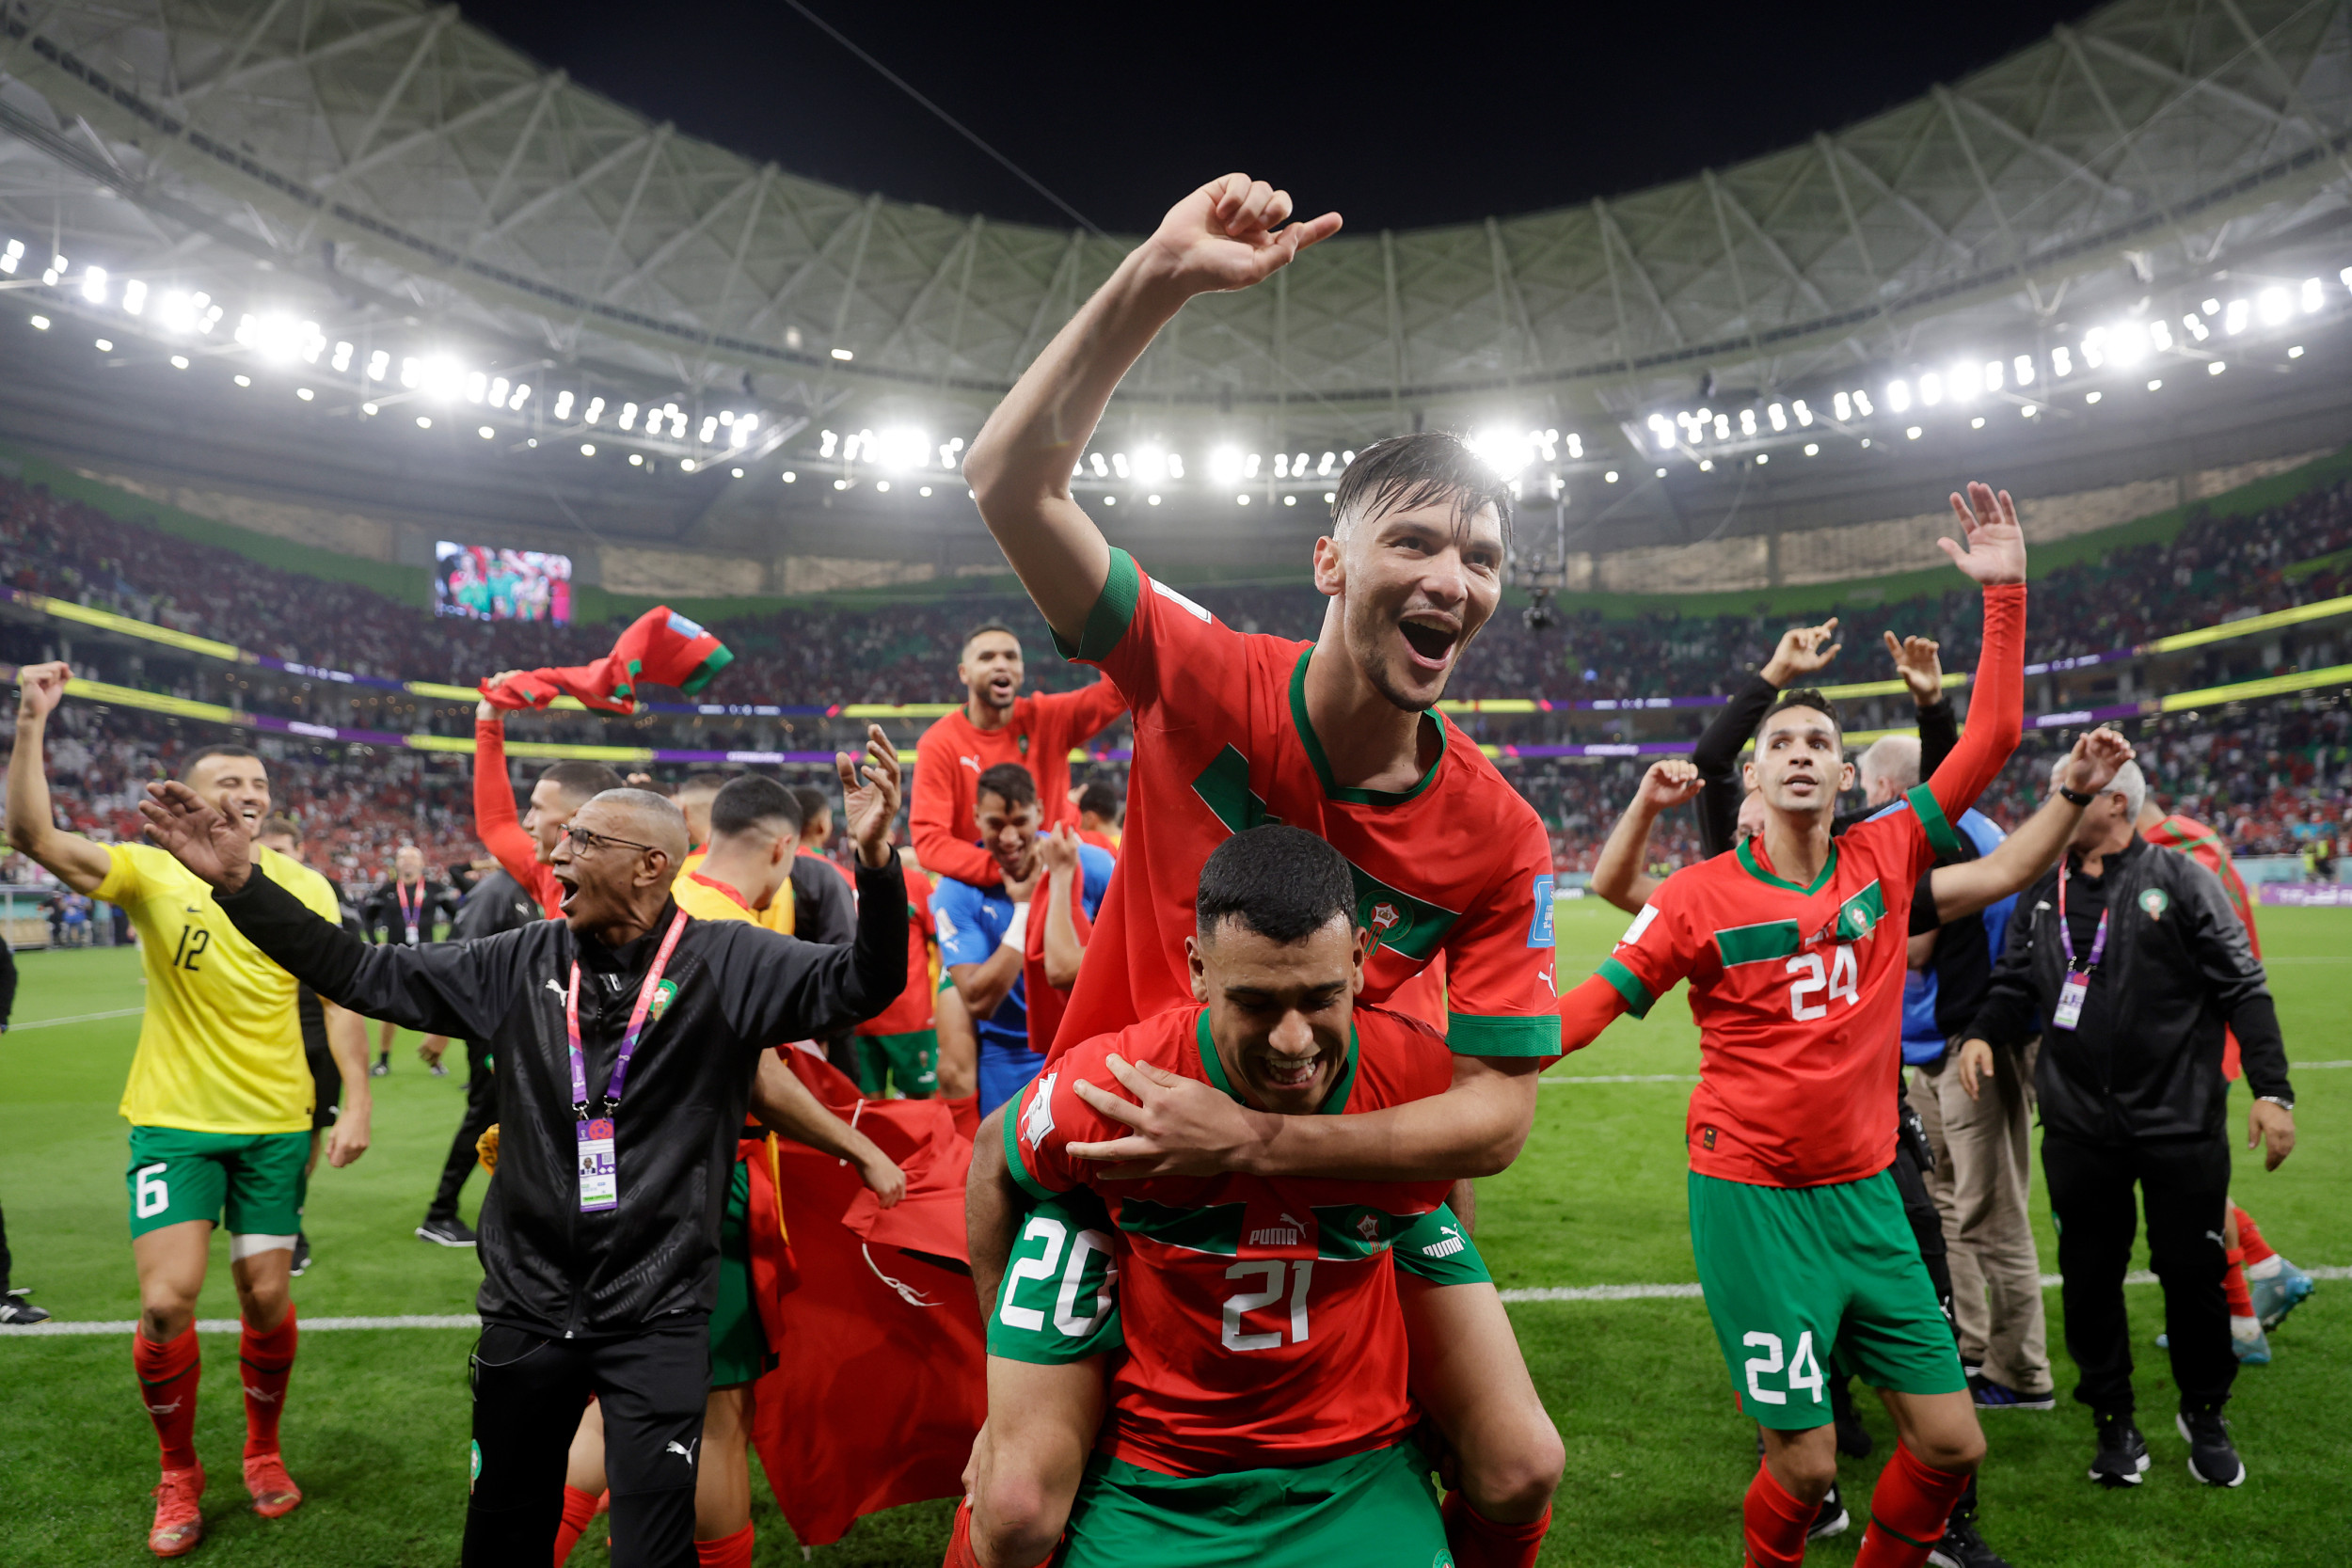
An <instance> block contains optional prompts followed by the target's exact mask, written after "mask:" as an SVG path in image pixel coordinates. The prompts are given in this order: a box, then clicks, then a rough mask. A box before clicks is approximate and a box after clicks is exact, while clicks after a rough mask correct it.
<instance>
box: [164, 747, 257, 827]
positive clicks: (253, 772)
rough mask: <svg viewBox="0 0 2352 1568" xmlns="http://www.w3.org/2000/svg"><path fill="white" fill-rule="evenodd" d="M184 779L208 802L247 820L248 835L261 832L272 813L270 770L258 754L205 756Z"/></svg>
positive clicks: (233, 818)
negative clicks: (264, 819)
mask: <svg viewBox="0 0 2352 1568" xmlns="http://www.w3.org/2000/svg"><path fill="white" fill-rule="evenodd" d="M183 783H185V784H187V786H188V787H189V788H190V789H193V790H194V791H196V792H197V794H199V795H200V796H202V797H203V798H204V803H205V804H206V805H208V806H210V807H212V808H213V809H214V810H215V811H216V812H218V813H220V814H221V815H222V816H226V817H228V818H229V819H230V821H232V822H238V823H242V824H244V827H245V836H246V838H248V839H251V838H253V837H255V836H257V835H258V834H259V833H260V832H261V831H262V818H263V817H265V816H268V815H269V774H268V772H267V771H266V770H264V769H263V768H262V763H261V760H260V759H259V758H258V757H231V756H212V757H205V758H203V759H202V760H201V761H199V762H198V763H197V765H196V766H195V767H194V768H189V769H188V773H187V777H186V779H185V780H183Z"/></svg>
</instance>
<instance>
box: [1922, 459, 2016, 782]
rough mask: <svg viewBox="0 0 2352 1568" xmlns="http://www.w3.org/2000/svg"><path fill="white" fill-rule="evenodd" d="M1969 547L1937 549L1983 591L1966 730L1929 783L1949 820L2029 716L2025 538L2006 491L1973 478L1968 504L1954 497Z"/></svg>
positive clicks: (1949, 544)
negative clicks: (1979, 639)
mask: <svg viewBox="0 0 2352 1568" xmlns="http://www.w3.org/2000/svg"><path fill="white" fill-rule="evenodd" d="M1952 512H1953V514H1954V515H1956V516H1957V517H1959V519H1960V531H1961V534H1962V536H1963V539H1964V540H1965V541H1966V544H1965V547H1964V548H1963V546H1962V545H1961V544H1959V543H1955V542H1954V541H1952V540H1950V539H1939V540H1937V541H1936V544H1938V545H1939V546H1942V547H1943V550H1944V553H1945V554H1946V555H1948V556H1950V557H1951V558H1952V563H1953V564H1954V565H1956V566H1958V567H1959V568H1960V569H1961V570H1962V571H1963V572H1965V573H1967V574H1968V576H1970V577H1972V578H1975V579H1976V580H1977V581H1978V582H1979V583H1981V584H1983V586H1984V648H1983V652H1982V653H1981V654H1980V655H1979V657H1978V661H1977V678H1976V679H1975V680H1974V681H1973V682H1971V683H1970V685H1969V688H1968V691H1969V697H1968V727H1967V729H1966V730H1965V731H1964V732H1963V734H1962V736H1961V737H1960V744H1959V745H1958V746H1956V747H1954V748H1953V749H1952V753H1951V755H1950V756H1948V757H1947V758H1946V759H1945V760H1944V765H1943V766H1942V767H1940V768H1937V769H1936V770H1935V775H1934V777H1933V778H1931V780H1930V781H1929V785H1928V786H1929V788H1930V789H1931V791H1932V792H1933V794H1934V797H1935V803H1936V805H1937V807H1938V808H1939V809H1941V810H1942V812H1943V814H1944V816H1945V817H1946V819H1947V820H1949V819H1950V818H1952V817H1955V816H1959V815H1960V814H1961V813H1962V812H1963V811H1966V810H1967V809H1968V808H1969V807H1970V806H1972V805H1974V804H1975V803H1976V800H1977V797H1978V796H1979V795H1980V794H1982V793H1983V792H1984V786H1985V785H1987V784H1991V783H1992V782H1993V780H1994V777H1995V776H1997V775H1998V774H1999V772H2000V771H2001V766H2002V765H2003V764H2004V763H2006V762H2008V761H2009V758H2010V752H2014V751H2015V750H2016V749H2017V739H2018V736H2020V735H2022V734H2023V733H2024V731H2025V718H2026V535H2025V532H2024V531H2023V530H2022V529H2020V528H2019V527H2018V525H2017V505H2016V503H2015V502H2014V501H2012V500H2010V496H2009V492H2008V491H2006V490H2003V491H2001V492H2000V493H1999V494H1998V495H1997V496H1996V495H1994V491H1993V489H1992V487H1991V486H1990V485H1986V484H1980V483H1977V482H1976V481H1974V480H1971V481H1970V482H1969V484H1968V499H1966V500H1965V501H1963V500H1962V499H1961V498H1960V497H1959V496H1957V495H1955V496H1954V497H1952Z"/></svg>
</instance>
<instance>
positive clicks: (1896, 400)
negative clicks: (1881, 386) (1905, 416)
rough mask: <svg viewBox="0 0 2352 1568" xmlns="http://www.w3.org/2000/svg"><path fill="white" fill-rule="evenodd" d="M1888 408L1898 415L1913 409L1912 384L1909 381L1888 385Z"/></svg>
mask: <svg viewBox="0 0 2352 1568" xmlns="http://www.w3.org/2000/svg"><path fill="white" fill-rule="evenodd" d="M1886 406H1887V407H1889V408H1892V409H1893V410H1894V411H1895V412H1896V413H1898V414H1901V413H1904V412H1907V411H1908V410H1909V409H1910V407H1911V383H1910V382H1908V381H1890V382H1888V383H1887V384H1886Z"/></svg>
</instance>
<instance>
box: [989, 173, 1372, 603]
mask: <svg viewBox="0 0 2352 1568" xmlns="http://www.w3.org/2000/svg"><path fill="white" fill-rule="evenodd" d="M1290 216H1291V198H1290V195H1289V193H1288V192H1286V191H1278V190H1275V189H1274V188H1273V187H1272V186H1270V185H1268V184H1266V183H1265V182H1263V181H1256V182H1253V181H1251V180H1250V179H1249V177H1248V175H1245V174H1229V175H1227V176H1225V177H1224V178H1223V179H1221V180H1214V181H1211V182H1209V183H1208V184H1205V185H1203V186H1201V187H1200V189H1199V190H1197V191H1194V192H1193V193H1192V194H1191V195H1190V196H1188V197H1186V198H1184V200H1182V201H1180V202H1178V203H1177V204H1176V205H1175V206H1174V207H1173V208H1171V209H1169V211H1168V216H1167V217H1165V218H1164V219H1162V220H1161V222H1160V227H1159V229H1158V230H1156V231H1154V232H1153V234H1152V237H1151V238H1150V239H1148V240H1146V241H1145V242H1144V243H1143V244H1142V245H1138V246H1137V247H1136V249H1135V250H1133V251H1131V252H1129V254H1128V256H1127V259H1126V260H1125V261H1122V262H1120V266H1119V270H1118V271H1117V272H1114V273H1113V274H1112V275H1111V277H1110V280H1109V281H1108V282H1106V283H1104V285H1103V286H1102V287H1101V288H1100V289H1098V290H1096V291H1095V293H1094V297H1093V298H1091V299H1089V300H1088V301H1087V303H1086V304H1085V305H1084V306H1083V307H1082V308H1081V309H1079V311H1078V313H1077V314H1076V315H1075V316H1073V317H1072V318H1071V320H1070V324H1069V325H1067V326H1064V327H1063V328H1062V329H1061V331H1060V332H1059V333H1057V334H1056V335H1055V338H1054V341H1052V342H1051V343H1048V344H1047V345H1046V347H1045V352H1044V353H1042V354H1041V355H1039V356H1037V358H1036V360H1035V361H1034V362H1033V363H1031V365H1030V366H1029V368H1028V370H1027V371H1026V372H1024V373H1023V375H1022V377H1021V379H1020V381H1019V382H1018V383H1016V384H1015V385H1014V387H1013V389H1012V390H1011V391H1010V392H1009V393H1008V394H1006V397H1005V401H1004V402H1002V403H1000V404H997V405H996V411H995V412H994V413H993V414H991V415H990V416H989V418H988V423H987V424H985V425H983V426H982V427H981V428H980V434H979V436H978V437H977V439H975V440H974V441H973V443H972V450H971V451H970V452H969V453H968V454H967V455H966V456H965V458H964V462H963V476H964V479H965V481H966V482H967V483H970V484H971V486H972V494H973V499H974V500H975V501H976V502H977V504H978V506H979V509H980V515H981V517H982V518H984V519H985V520H986V521H987V523H988V531H989V532H991V533H993V534H994V535H995V536H996V543H997V544H998V545H999V546H1002V548H1003V549H1004V552H1005V559H1006V560H1008V561H1009V562H1012V569H1013V571H1014V572H1016V573H1017V574H1019V576H1020V578H1021V582H1022V585H1023V586H1024V587H1025V588H1026V589H1027V590H1028V591H1029V597H1030V598H1031V599H1033V600H1035V601H1036V603H1037V607H1038V609H1039V610H1041V612H1042V613H1043V614H1044V616H1045V623H1046V625H1048V626H1052V627H1053V628H1054V630H1055V632H1056V633H1057V634H1058V635H1059V636H1060V637H1061V639H1062V640H1063V641H1065V642H1067V643H1069V644H1071V645H1073V646H1075V645H1077V644H1078V642H1079V641H1081V639H1082V637H1083V635H1084V633H1085V631H1086V623H1087V616H1088V615H1089V612H1091V611H1092V610H1093V609H1094V606H1095V602H1096V601H1097V600H1098V599H1100V598H1101V597H1102V594H1103V585H1104V582H1105V581H1107V580H1108V578H1109V577H1110V561H1111V556H1110V546H1109V545H1107V544H1106V543H1104V539H1103V535H1102V531H1100V530H1099V529H1097V528H1096V527H1095V526H1094V523H1093V520H1092V519H1091V518H1089V517H1088V516H1087V515H1086V513H1085V511H1084V510H1083V509H1081V508H1080V507H1079V505H1078V503H1077V501H1076V500H1075V499H1073V497H1072V496H1071V493H1070V471H1071V468H1072V467H1073V466H1074V465H1075V464H1076V462H1077V460H1078V457H1079V455H1080V453H1082V452H1083V451H1085V450H1086V443H1087V441H1088V439H1089V437H1090V436H1092V435H1093V434H1094V427H1095V425H1096V424H1097V423H1098V422H1100V420H1102V418H1103V410H1104V406H1105V405H1107V404H1109V402H1110V397H1111V393H1112V391H1113V390H1114V389H1116V388H1117V387H1118V386H1119V383H1120V377H1122V376H1124V375H1125V374H1126V373H1127V372H1128V371H1129V370H1130V369H1131V368H1132V367H1133V366H1134V365H1135V362H1136V360H1137V359H1139V358H1141V357H1142V356H1143V351H1144V350H1145V349H1147V348H1149V347H1150V346H1151V344H1152V339H1153V338H1154V337H1156V336H1158V334H1159V331H1160V328H1162V327H1163V326H1166V325H1168V322H1169V321H1171V320H1172V319H1174V317H1175V315H1176V312H1177V311H1178V310H1179V309H1183V308H1184V302H1185V301H1186V300H1187V299H1190V298H1191V297H1192V296H1193V295H1195V294H1199V293H1213V292H1216V291H1218V290H1224V289H1245V288H1248V286H1249V285H1250V284H1252V283H1256V282H1259V281H1261V280H1263V279H1264V278H1266V277H1271V276H1272V275H1273V274H1274V273H1275V272H1276V271H1277V270H1279V268H1281V267H1283V266H1286V265H1288V264H1289V262H1290V261H1292V259H1293V258H1295V256H1296V255H1297V254H1298V252H1299V251H1301V250H1303V249H1305V248H1306V247H1307V246H1308V245H1313V244H1314V243H1315V242H1316V241H1318V240H1322V239H1327V238H1328V237H1329V236H1330V235H1332V234H1335V233H1337V232H1338V231H1339V228H1340V217H1339V214H1337V213H1326V214H1324V215H1323V216H1321V217H1319V218H1316V219H1314V220H1313V221H1312V222H1310V223H1290V221H1289V219H1290Z"/></svg>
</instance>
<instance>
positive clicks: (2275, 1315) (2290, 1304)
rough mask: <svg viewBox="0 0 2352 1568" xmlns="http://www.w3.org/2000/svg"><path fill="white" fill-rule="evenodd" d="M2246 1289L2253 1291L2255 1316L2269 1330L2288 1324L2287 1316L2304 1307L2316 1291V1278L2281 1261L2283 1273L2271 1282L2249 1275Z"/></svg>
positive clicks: (2272, 1277) (2268, 1279)
mask: <svg viewBox="0 0 2352 1568" xmlns="http://www.w3.org/2000/svg"><path fill="white" fill-rule="evenodd" d="M2246 1288H2247V1289H2248V1290H2249V1291H2252V1292H2253V1296H2254V1316H2255V1317H2256V1318H2258V1319H2260V1320H2261V1321H2262V1325H2263V1327H2264V1328H2265V1329H2272V1328H2276V1327H2278V1326H2279V1325H2280V1323H2284V1322H2286V1321H2287V1314H2288V1313H2290V1312H2292V1311H2294V1310H2295V1309H2296V1307H2299V1306H2301V1305H2302V1304H2303V1302H2304V1300H2305V1299H2306V1298H2307V1297H2309V1296H2310V1295H2311V1293H2312V1290H2313V1286H2312V1276H2311V1275H2307V1274H2305V1273H2304V1272H2303V1271H2302V1270H2301V1269H2298V1268H2296V1266H2295V1265H2294V1264H2292V1263H2290V1262H2288V1261H2287V1260H2286V1259H2283V1258H2281V1259H2279V1272H2278V1273H2277V1274H2274V1275H2271V1276H2270V1277H2269V1278H2267V1279H2256V1278H2255V1277H2254V1276H2253V1275H2250V1274H2249V1275H2247V1276H2246Z"/></svg>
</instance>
